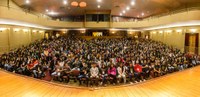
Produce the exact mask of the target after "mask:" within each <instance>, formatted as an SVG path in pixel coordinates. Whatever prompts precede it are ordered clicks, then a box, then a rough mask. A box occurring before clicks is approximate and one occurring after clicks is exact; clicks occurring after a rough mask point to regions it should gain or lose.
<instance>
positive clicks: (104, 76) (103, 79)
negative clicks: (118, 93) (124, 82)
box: [100, 64, 108, 85]
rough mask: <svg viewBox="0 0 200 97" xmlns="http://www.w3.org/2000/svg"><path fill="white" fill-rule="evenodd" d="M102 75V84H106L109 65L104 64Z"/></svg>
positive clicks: (101, 70) (101, 69)
mask: <svg viewBox="0 0 200 97" xmlns="http://www.w3.org/2000/svg"><path fill="white" fill-rule="evenodd" d="M100 77H101V78H102V81H101V85H105V84H106V82H107V77H108V74H107V67H106V66H105V65H104V64H102V66H101V68H100Z"/></svg>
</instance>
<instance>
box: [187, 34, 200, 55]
mask: <svg viewBox="0 0 200 97" xmlns="http://www.w3.org/2000/svg"><path fill="white" fill-rule="evenodd" d="M198 46H199V33H186V34H185V52H186V53H191V54H198Z"/></svg>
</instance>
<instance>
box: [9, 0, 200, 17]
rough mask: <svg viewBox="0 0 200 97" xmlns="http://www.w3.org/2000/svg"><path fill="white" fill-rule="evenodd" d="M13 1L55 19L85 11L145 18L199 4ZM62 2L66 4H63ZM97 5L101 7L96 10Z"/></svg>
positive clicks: (184, 0)
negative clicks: (74, 5)
mask: <svg viewBox="0 0 200 97" xmlns="http://www.w3.org/2000/svg"><path fill="white" fill-rule="evenodd" d="M13 1H14V2H15V3H16V4H17V5H19V6H20V7H23V8H29V9H32V10H34V11H36V12H40V13H44V14H48V13H49V11H53V12H54V13H55V15H50V16H56V17H62V16H73V15H84V12H85V11H87V10H95V11H98V10H110V11H111V15H115V16H120V13H121V16H126V17H135V18H145V17H149V16H154V15H159V14H162V13H167V12H170V11H173V10H178V9H183V8H188V7H192V6H199V4H200V0H28V1H29V3H26V1H27V0H13ZM64 1H66V2H67V4H64V3H63V2H64ZM73 1H77V2H81V1H84V2H86V3H87V7H85V8H80V7H72V6H71V2H73ZM98 1H101V2H98ZM131 2H132V3H131ZM98 5H100V6H101V7H100V8H98V7H97V6H98ZM127 7H129V8H127ZM46 10H48V12H47V11H46ZM123 11H125V12H124V13H123ZM56 13H57V14H56Z"/></svg>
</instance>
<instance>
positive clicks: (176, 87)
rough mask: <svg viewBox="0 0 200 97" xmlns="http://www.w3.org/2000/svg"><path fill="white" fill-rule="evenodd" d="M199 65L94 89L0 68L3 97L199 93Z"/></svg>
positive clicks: (178, 96) (187, 96)
mask: <svg viewBox="0 0 200 97" xmlns="http://www.w3.org/2000/svg"><path fill="white" fill-rule="evenodd" d="M198 96H200V66H197V67H194V68H190V69H187V70H184V71H180V72H176V73H173V74H169V75H166V76H162V77H159V78H155V79H152V80H149V81H145V82H142V83H138V84H134V85H128V86H113V87H105V88H99V89H97V90H91V89H90V88H81V87H80V88H77V87H70V86H68V85H60V84H56V83H51V82H47V81H42V80H37V79H33V78H29V77H24V76H21V75H16V74H12V73H8V72H5V71H3V70H0V97H198Z"/></svg>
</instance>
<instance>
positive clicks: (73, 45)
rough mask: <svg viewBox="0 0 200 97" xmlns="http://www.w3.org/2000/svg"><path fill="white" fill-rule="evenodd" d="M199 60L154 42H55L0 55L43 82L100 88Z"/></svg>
mask: <svg viewBox="0 0 200 97" xmlns="http://www.w3.org/2000/svg"><path fill="white" fill-rule="evenodd" d="M199 63H200V61H199V56H197V55H187V54H184V53H182V52H181V51H180V50H179V49H176V48H174V47H170V46H167V45H165V44H163V43H161V42H156V41H152V40H150V39H132V38H118V39H92V40H84V39H80V38H64V37H59V38H54V39H44V40H41V41H37V42H34V43H32V44H30V45H28V46H23V47H21V48H18V49H15V50H12V51H10V52H9V53H5V54H2V55H1V56H0V67H1V68H3V69H5V70H7V71H10V72H15V73H18V74H23V75H27V76H32V77H34V78H38V79H42V78H44V77H46V76H47V74H46V71H49V72H48V73H49V75H50V76H51V77H52V80H54V81H61V82H67V83H68V82H69V81H70V80H71V79H73V80H74V81H75V82H76V81H79V84H83V83H84V84H85V85H87V86H88V85H91V86H94V85H96V86H98V85H103V86H104V85H107V84H123V83H137V82H141V81H145V80H148V79H151V78H155V77H159V76H162V75H165V74H168V73H172V72H175V71H180V70H184V69H186V68H189V67H193V66H196V65H197V64H199Z"/></svg>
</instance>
